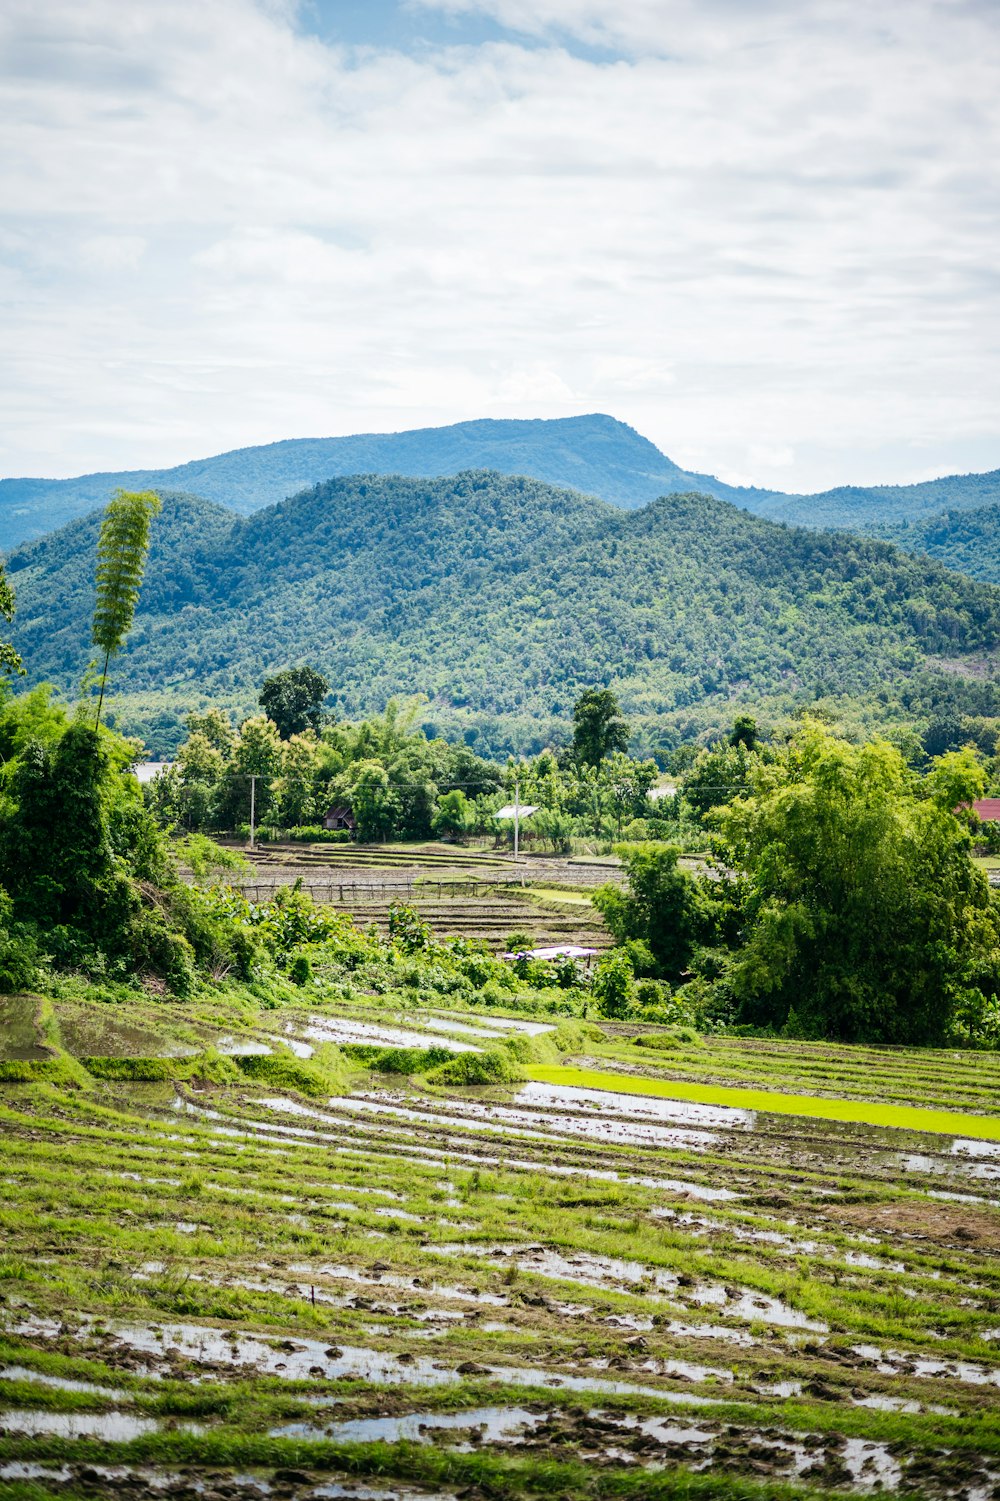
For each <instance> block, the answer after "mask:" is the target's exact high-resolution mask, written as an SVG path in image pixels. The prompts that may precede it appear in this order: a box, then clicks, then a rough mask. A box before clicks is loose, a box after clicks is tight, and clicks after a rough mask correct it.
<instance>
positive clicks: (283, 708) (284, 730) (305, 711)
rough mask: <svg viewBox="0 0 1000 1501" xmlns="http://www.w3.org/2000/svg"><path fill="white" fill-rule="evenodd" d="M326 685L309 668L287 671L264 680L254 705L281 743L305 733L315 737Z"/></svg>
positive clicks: (328, 685)
mask: <svg viewBox="0 0 1000 1501" xmlns="http://www.w3.org/2000/svg"><path fill="white" fill-rule="evenodd" d="M329 691H330V684H329V683H328V682H327V680H326V678H325V677H323V675H322V674H321V673H319V672H317V671H316V670H315V668H313V667H288V668H286V669H285V671H284V672H277V673H275V674H274V676H273V677H270V678H265V679H264V686H263V687H262V688H261V690H260V697H259V698H258V700H257V702H258V703H259V704H260V706H261V708H262V709H263V710H264V713H265V714H266V715H267V717H268V719H270V720H272V721H273V723H274V724H276V725H277V726H278V734H279V735H280V736H281V738H282V740H290V739H291V738H292V736H293V735H301V734H303V733H304V732H305V731H306V730H313V731H314V732H315V733H316V734H318V733H319V731H320V730H321V729H322V726H323V710H322V708H321V705H322V703H323V700H324V699H325V698H326V695H327V694H328V693H329Z"/></svg>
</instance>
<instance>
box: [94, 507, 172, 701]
mask: <svg viewBox="0 0 1000 1501" xmlns="http://www.w3.org/2000/svg"><path fill="white" fill-rule="evenodd" d="M159 509H160V497H159V496H158V495H157V494H156V493H155V492H154V491H152V490H141V491H130V490H116V491H115V493H114V495H113V496H112V498H111V500H110V502H109V504H108V508H107V510H106V511H105V513H104V520H103V522H102V523H101V535H100V539H99V540H98V543H97V604H96V607H95V609H94V632H93V640H94V645H95V646H96V647H98V648H99V649H100V650H101V651H103V653H104V669H103V671H102V673H101V695H100V698H99V699H98V700H97V717H96V719H95V720H94V726H95V728H96V727H97V726H98V725H99V724H100V722H101V709H102V707H103V705H104V690H105V688H106V687H107V682H108V664H109V663H110V661H111V658H112V656H114V654H115V653H116V652H118V651H120V649H121V647H122V644H123V642H124V640H125V637H126V636H127V635H128V633H129V631H130V630H131V629H132V621H133V619H134V617H135V607H136V605H137V604H138V601H139V590H140V589H141V588H142V575H143V572H144V570H145V567H146V555H147V553H148V552H149V524H150V522H151V520H152V519H153V517H154V516H155V515H156V513H157V512H158V511H159Z"/></svg>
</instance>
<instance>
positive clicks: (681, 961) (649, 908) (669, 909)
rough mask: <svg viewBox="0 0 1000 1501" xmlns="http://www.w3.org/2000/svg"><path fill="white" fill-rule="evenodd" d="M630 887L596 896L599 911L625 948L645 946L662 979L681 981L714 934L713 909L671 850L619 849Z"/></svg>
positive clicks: (606, 890)
mask: <svg viewBox="0 0 1000 1501" xmlns="http://www.w3.org/2000/svg"><path fill="white" fill-rule="evenodd" d="M618 854H619V855H620V856H621V861H622V864H623V865H624V867H625V870H626V873H627V875H628V886H627V888H626V889H625V890H622V888H621V887H619V886H614V885H611V884H608V885H606V886H600V887H598V889H597V890H596V891H595V892H594V905H595V906H596V907H597V909H598V911H599V912H600V913H601V914H602V916H603V917H604V921H605V922H606V923H607V925H608V927H609V928H610V929H611V932H612V933H613V934H614V936H615V939H616V941H617V942H618V943H620V944H626V943H630V942H634V941H639V942H641V943H644V944H646V945H647V947H648V948H649V950H650V952H651V953H652V955H653V959H654V962H655V965H656V972H657V976H658V977H659V978H660V979H664V980H677V979H679V977H680V976H681V975H682V974H683V972H684V971H685V970H686V969H687V968H688V966H689V964H690V962H691V956H692V954H693V952H694V949H695V946H696V944H698V943H700V942H703V941H704V940H705V939H706V938H707V937H708V936H709V934H710V932H711V928H712V913H711V905H710V902H709V900H708V898H706V896H705V895H704V893H703V892H702V891H701V890H700V888H699V887H698V885H697V884H696V882H695V881H694V880H693V879H692V877H691V876H689V875H688V873H687V872H686V871H683V870H681V869H680V868H679V867H678V864H677V855H678V851H677V850H676V849H675V847H674V846H673V845H671V844H654V843H649V844H626V845H621V846H619V847H618Z"/></svg>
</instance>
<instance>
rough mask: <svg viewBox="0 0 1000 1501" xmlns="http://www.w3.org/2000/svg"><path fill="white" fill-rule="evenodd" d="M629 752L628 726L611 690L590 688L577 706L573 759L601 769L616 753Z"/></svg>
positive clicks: (574, 721)
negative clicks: (602, 763) (607, 759)
mask: <svg viewBox="0 0 1000 1501" xmlns="http://www.w3.org/2000/svg"><path fill="white" fill-rule="evenodd" d="M626 750H628V725H627V724H626V723H625V720H624V719H623V718H622V714H621V710H620V709H619V707H618V700H617V698H616V697H615V695H614V694H613V693H612V691H611V689H610V688H588V689H587V691H586V692H585V693H582V694H581V695H580V697H579V698H578V699H577V701H576V703H575V704H574V706H573V757H574V759H575V760H576V761H578V762H580V763H581V764H582V765H584V766H600V764H601V762H602V761H603V760H604V758H605V756H610V755H611V753H612V752H613V751H626Z"/></svg>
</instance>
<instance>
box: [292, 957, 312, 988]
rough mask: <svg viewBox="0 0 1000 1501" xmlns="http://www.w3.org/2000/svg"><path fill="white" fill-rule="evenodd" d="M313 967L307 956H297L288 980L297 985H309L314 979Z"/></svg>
mask: <svg viewBox="0 0 1000 1501" xmlns="http://www.w3.org/2000/svg"><path fill="white" fill-rule="evenodd" d="M312 975H313V972H312V965H311V964H310V962H309V959H308V957H307V956H306V955H305V954H296V956H295V958H294V959H293V960H292V962H291V965H290V966H289V970H288V978H289V979H290V980H292V981H294V983H295V984H296V985H308V983H309V981H310V980H311V979H312Z"/></svg>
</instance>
